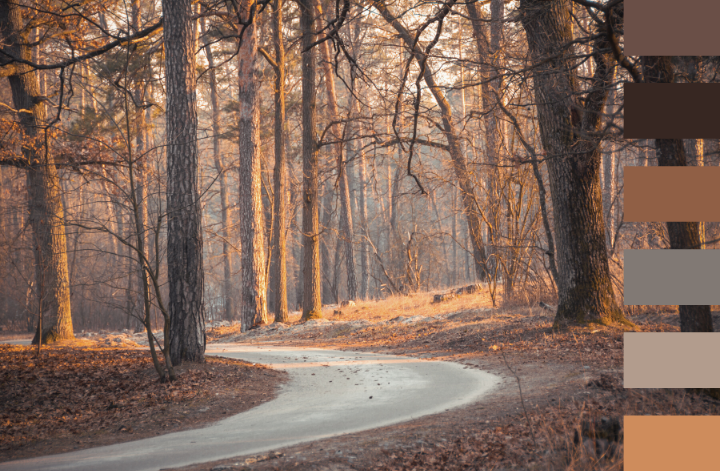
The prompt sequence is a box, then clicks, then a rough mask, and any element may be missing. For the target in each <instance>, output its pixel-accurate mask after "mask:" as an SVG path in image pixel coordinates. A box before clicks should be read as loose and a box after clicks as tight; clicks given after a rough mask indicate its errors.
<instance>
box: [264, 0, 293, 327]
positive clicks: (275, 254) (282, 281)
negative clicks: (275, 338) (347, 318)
mask: <svg viewBox="0 0 720 471" xmlns="http://www.w3.org/2000/svg"><path fill="white" fill-rule="evenodd" d="M282 7H283V1H282V0H275V2H274V4H273V11H272V32H273V45H274V46H275V63H274V66H273V69H274V70H275V97H274V98H275V168H274V170H273V193H274V194H275V198H274V201H273V205H274V208H273V216H274V218H275V220H274V222H273V233H272V241H271V244H270V245H271V250H272V255H271V258H270V290H269V293H268V295H269V296H270V299H269V301H270V311H271V312H272V313H274V314H275V322H288V321H289V320H290V318H289V317H288V304H287V214H286V212H287V159H286V157H285V136H286V130H285V46H284V44H283V36H282V34H283V33H282V31H283V17H282V15H283V13H282Z"/></svg>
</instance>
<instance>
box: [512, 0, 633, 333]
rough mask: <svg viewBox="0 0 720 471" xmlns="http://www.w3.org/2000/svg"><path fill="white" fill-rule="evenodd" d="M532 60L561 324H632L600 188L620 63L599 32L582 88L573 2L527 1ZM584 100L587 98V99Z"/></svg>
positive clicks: (524, 12) (523, 8) (523, 13)
mask: <svg viewBox="0 0 720 471" xmlns="http://www.w3.org/2000/svg"><path fill="white" fill-rule="evenodd" d="M520 18H521V21H522V25H523V28H524V29H525V33H526V35H527V41H528V48H529V52H530V60H531V61H532V63H533V66H534V69H533V85H534V91H535V106H536V107H537V114H538V121H539V125H540V135H541V137H542V142H543V147H544V150H545V154H546V156H547V159H548V160H547V165H548V173H549V176H550V189H551V196H552V203H553V209H554V223H555V236H556V240H555V242H556V248H557V257H556V260H557V264H558V272H559V279H558V297H559V303H558V309H557V314H556V318H555V323H556V325H561V324H565V323H568V322H574V323H588V322H600V323H605V322H611V321H626V320H625V317H624V315H623V313H622V311H621V310H620V308H619V306H618V304H617V302H616V300H615V296H614V293H613V287H612V282H611V280H610V268H609V262H608V255H607V246H606V243H605V224H604V220H603V208H602V197H601V195H602V188H601V187H600V168H601V165H600V163H601V159H600V155H601V154H600V145H601V139H602V138H601V137H600V133H599V131H600V125H601V123H602V113H603V111H604V109H605V102H606V100H607V95H608V90H609V88H610V87H609V84H610V82H611V81H612V79H613V77H614V73H615V72H614V71H615V65H614V63H613V61H612V59H611V57H610V45H609V41H608V39H607V37H606V36H603V35H598V36H599V37H598V38H597V39H596V40H595V44H594V47H593V54H592V58H593V61H594V63H595V72H594V75H593V77H592V80H591V83H590V87H589V89H588V90H587V92H585V93H584V90H583V89H582V88H581V86H580V81H579V78H578V76H577V72H576V68H575V67H574V64H575V57H574V55H573V50H572V47H571V46H570V45H571V44H572V42H573V40H574V39H575V38H574V37H573V28H572V25H571V22H572V2H571V1H570V0H549V1H545V0H521V2H520ZM581 97H582V98H581Z"/></svg>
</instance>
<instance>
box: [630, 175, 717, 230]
mask: <svg viewBox="0 0 720 471" xmlns="http://www.w3.org/2000/svg"><path fill="white" fill-rule="evenodd" d="M624 171H625V188H624V191H625V196H624V212H625V214H624V219H625V221H626V222H716V221H720V167H625V169H624Z"/></svg>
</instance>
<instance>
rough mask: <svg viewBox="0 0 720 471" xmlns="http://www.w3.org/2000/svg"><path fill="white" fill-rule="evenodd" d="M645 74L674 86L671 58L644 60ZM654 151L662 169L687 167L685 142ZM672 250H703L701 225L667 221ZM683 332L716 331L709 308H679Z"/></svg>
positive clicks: (662, 144)
mask: <svg viewBox="0 0 720 471" xmlns="http://www.w3.org/2000/svg"><path fill="white" fill-rule="evenodd" d="M642 61H643V75H644V76H645V81H646V82H648V83H672V82H673V81H674V79H675V71H674V67H673V64H672V58H671V57H657V56H650V57H643V58H642ZM655 152H656V155H657V159H658V165H659V166H661V167H669V166H681V167H684V166H687V165H688V159H687V155H686V153H685V147H684V145H683V140H682V139H655ZM667 230H668V236H669V238H670V248H671V249H698V250H699V249H701V248H702V240H701V238H700V224H699V223H697V222H668V223H667ZM678 310H679V314H680V331H682V332H713V322H712V315H711V313H710V306H678Z"/></svg>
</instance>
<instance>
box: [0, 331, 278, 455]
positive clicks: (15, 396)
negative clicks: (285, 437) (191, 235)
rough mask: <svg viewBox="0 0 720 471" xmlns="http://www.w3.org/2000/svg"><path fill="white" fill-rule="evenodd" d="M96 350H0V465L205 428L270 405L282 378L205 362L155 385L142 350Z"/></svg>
mask: <svg viewBox="0 0 720 471" xmlns="http://www.w3.org/2000/svg"><path fill="white" fill-rule="evenodd" d="M115 343H117V342H115ZM103 345H105V342H96V341H90V340H85V339H83V340H79V341H74V342H67V343H64V344H62V345H57V346H52V347H43V349H42V353H41V356H40V358H39V359H38V357H37V355H36V352H37V350H36V348H31V347H23V346H17V345H0V405H1V406H0V462H2V461H9V460H15V459H21V458H28V457H33V456H40V455H48V454H55V453H63V452H67V451H73V450H79V449H84V448H91V447H96V446H102V445H109V444H113V443H120V442H126V441H131V440H138V439H140V438H148V437H152V436H155V435H160V434H164V433H170V432H177V431H180V430H187V429H193V428H198V427H202V426H204V425H207V424H209V423H213V422H216V421H218V420H220V419H222V418H225V417H227V416H228V415H233V414H237V413H239V412H243V411H245V410H247V409H250V408H252V407H255V406H256V405H258V404H260V403H262V402H266V401H269V400H271V399H273V397H275V394H276V392H277V391H278V389H279V386H280V384H281V383H282V382H283V381H284V380H285V379H286V377H287V374H286V373H285V372H283V371H278V370H272V369H269V368H266V367H263V366H261V365H252V364H249V363H246V362H243V361H237V360H230V359H226V358H216V357H208V359H207V362H206V363H205V364H202V365H197V364H184V365H182V366H180V367H179V368H177V371H176V373H177V375H178V378H177V380H176V381H173V382H171V383H170V382H166V383H161V382H160V381H159V380H158V374H157V372H156V371H155V369H154V368H153V366H152V361H151V359H150V355H149V354H148V352H147V351H144V350H139V349H137V348H138V347H140V346H139V345H137V344H134V343H132V342H125V343H124V344H122V345H121V346H120V347H117V346H116V347H105V346H103ZM133 347H135V348H133Z"/></svg>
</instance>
